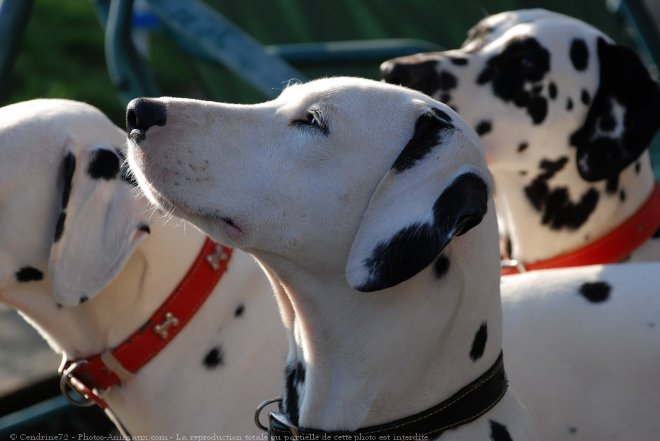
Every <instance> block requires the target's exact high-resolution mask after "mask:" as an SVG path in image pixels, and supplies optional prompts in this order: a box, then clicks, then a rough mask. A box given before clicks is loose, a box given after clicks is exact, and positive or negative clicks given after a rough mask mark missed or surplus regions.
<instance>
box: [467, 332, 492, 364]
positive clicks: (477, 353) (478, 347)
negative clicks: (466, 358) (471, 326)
mask: <svg viewBox="0 0 660 441" xmlns="http://www.w3.org/2000/svg"><path fill="white" fill-rule="evenodd" d="M487 341H488V326H487V325H486V322H483V323H482V324H481V326H479V330H477V333H476V334H475V335H474V340H473V341H472V348H471V349H470V358H471V359H472V361H477V360H479V359H480V358H481V357H482V356H483V355H484V351H485V350H486V342H487Z"/></svg>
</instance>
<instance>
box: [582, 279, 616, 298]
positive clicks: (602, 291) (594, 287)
mask: <svg viewBox="0 0 660 441" xmlns="http://www.w3.org/2000/svg"><path fill="white" fill-rule="evenodd" d="M610 291H611V287H610V285H609V284H608V283H607V282H586V283H583V284H582V286H581V287H580V294H582V295H583V296H584V298H585V299H587V300H589V301H590V302H591V303H602V302H604V301H606V300H607V299H608V298H609V297H610Z"/></svg>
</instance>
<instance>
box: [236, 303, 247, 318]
mask: <svg viewBox="0 0 660 441" xmlns="http://www.w3.org/2000/svg"><path fill="white" fill-rule="evenodd" d="M244 311H245V306H243V304H242V303H241V304H240V305H238V306H237V307H236V309H235V310H234V317H240V316H242V315H243V312H244Z"/></svg>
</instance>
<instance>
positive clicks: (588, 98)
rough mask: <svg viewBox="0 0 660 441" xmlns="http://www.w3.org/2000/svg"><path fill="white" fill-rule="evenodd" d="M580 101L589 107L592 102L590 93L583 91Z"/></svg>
mask: <svg viewBox="0 0 660 441" xmlns="http://www.w3.org/2000/svg"><path fill="white" fill-rule="evenodd" d="M580 101H582V104H584V105H585V106H588V105H589V103H590V102H591V95H589V92H588V91H587V90H586V89H582V93H580Z"/></svg>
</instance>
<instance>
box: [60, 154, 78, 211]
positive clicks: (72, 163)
mask: <svg viewBox="0 0 660 441" xmlns="http://www.w3.org/2000/svg"><path fill="white" fill-rule="evenodd" d="M62 167H63V169H64V187H63V188H62V210H66V206H67V205H69V197H70V196H71V183H72V181H73V173H74V171H75V170H76V157H75V156H74V155H73V153H71V152H68V153H67V154H66V156H65V157H64V160H63V161H62Z"/></svg>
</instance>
